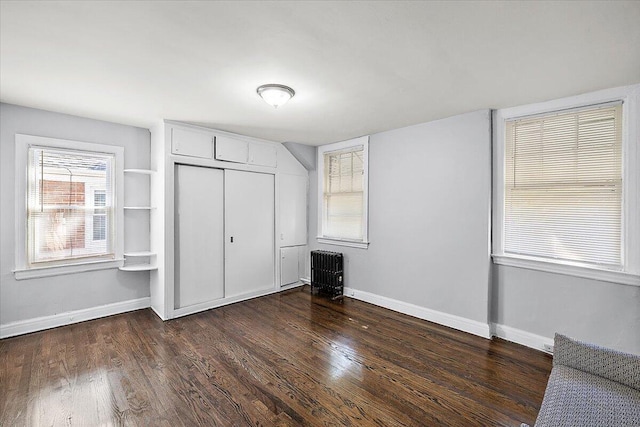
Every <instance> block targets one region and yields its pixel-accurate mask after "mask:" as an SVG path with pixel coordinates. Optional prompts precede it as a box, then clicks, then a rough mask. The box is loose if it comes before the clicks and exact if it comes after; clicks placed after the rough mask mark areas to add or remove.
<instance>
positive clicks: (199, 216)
mask: <svg viewBox="0 0 640 427" xmlns="http://www.w3.org/2000/svg"><path fill="white" fill-rule="evenodd" d="M175 180H176V181H175V182H176V184H175V185H176V191H175V197H176V203H175V260H176V262H175V301H174V303H175V308H176V309H178V308H184V307H188V306H190V305H193V304H198V303H204V302H207V301H213V300H217V299H220V298H223V297H224V203H223V202H224V172H223V171H222V170H220V169H211V168H204V167H197V166H186V165H177V166H176V174H175Z"/></svg>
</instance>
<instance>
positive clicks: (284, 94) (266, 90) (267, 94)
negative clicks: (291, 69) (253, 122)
mask: <svg viewBox="0 0 640 427" xmlns="http://www.w3.org/2000/svg"><path fill="white" fill-rule="evenodd" d="M256 92H258V95H260V97H261V98H262V99H264V102H266V103H267V104H269V105H271V106H273V108H278V107H279V106H281V105H284V104H286V103H287V101H288V100H290V99H291V98H293V96H294V95H295V94H296V93H295V91H294V90H293V89H291V88H290V87H289V86H285V85H278V84H273V83H270V84H266V85H262V86H259V87H258V89H256Z"/></svg>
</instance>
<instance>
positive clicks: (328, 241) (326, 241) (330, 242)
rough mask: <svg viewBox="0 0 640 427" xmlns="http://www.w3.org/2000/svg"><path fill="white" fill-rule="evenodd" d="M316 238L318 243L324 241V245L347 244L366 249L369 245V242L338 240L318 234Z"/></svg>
mask: <svg viewBox="0 0 640 427" xmlns="http://www.w3.org/2000/svg"><path fill="white" fill-rule="evenodd" d="M317 239H318V243H324V244H325V245H336V246H349V247H351V248H358V249H367V248H368V247H369V242H356V241H353V240H340V239H332V238H329V237H320V236H318V237H317Z"/></svg>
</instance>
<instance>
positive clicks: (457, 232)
mask: <svg viewBox="0 0 640 427" xmlns="http://www.w3.org/2000/svg"><path fill="white" fill-rule="evenodd" d="M490 123H491V122H490V114H489V111H478V112H474V113H468V114H463V115H459V116H455V117H450V118H447V119H443V120H438V121H435V122H430V123H425V124H420V125H416V126H411V127H406V128H402V129H396V130H392V131H389V132H383V133H378V134H374V135H371V137H370V143H369V144H370V145H369V240H370V242H371V243H370V245H369V248H368V249H366V250H364V249H356V248H348V247H342V246H334V245H320V244H318V243H317V241H316V236H317V219H318V215H317V209H318V197H317V182H318V181H317V180H318V175H317V171H312V172H310V173H309V178H310V196H309V199H310V200H309V202H310V214H309V219H310V221H309V246H310V248H311V249H317V248H319V249H326V250H333V251H338V252H343V253H344V254H345V270H346V271H345V285H346V286H348V287H351V288H355V289H358V290H361V291H366V292H371V293H374V294H377V295H381V296H385V297H388V298H393V299H396V300H400V301H404V302H408V303H411V304H415V305H418V306H421V307H425V308H429V309H432V310H437V311H440V312H444V313H449V314H454V315H457V316H461V317H465V318H467V319H472V320H475V321H479V322H482V323H485V324H486V323H487V322H488V317H489V315H488V305H489V300H488V298H489V280H490V265H491V264H490V259H489V220H490V217H489V215H490V204H491V195H490V192H491V129H490Z"/></svg>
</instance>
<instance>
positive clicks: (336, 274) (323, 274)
mask: <svg viewBox="0 0 640 427" xmlns="http://www.w3.org/2000/svg"><path fill="white" fill-rule="evenodd" d="M343 260H344V257H343V256H342V254H341V253H338V252H329V251H311V293H312V294H313V293H319V294H323V295H328V296H330V297H332V298H334V299H335V298H339V297H341V296H342V293H343V290H344V280H343V274H344V271H343V265H344V263H343Z"/></svg>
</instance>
